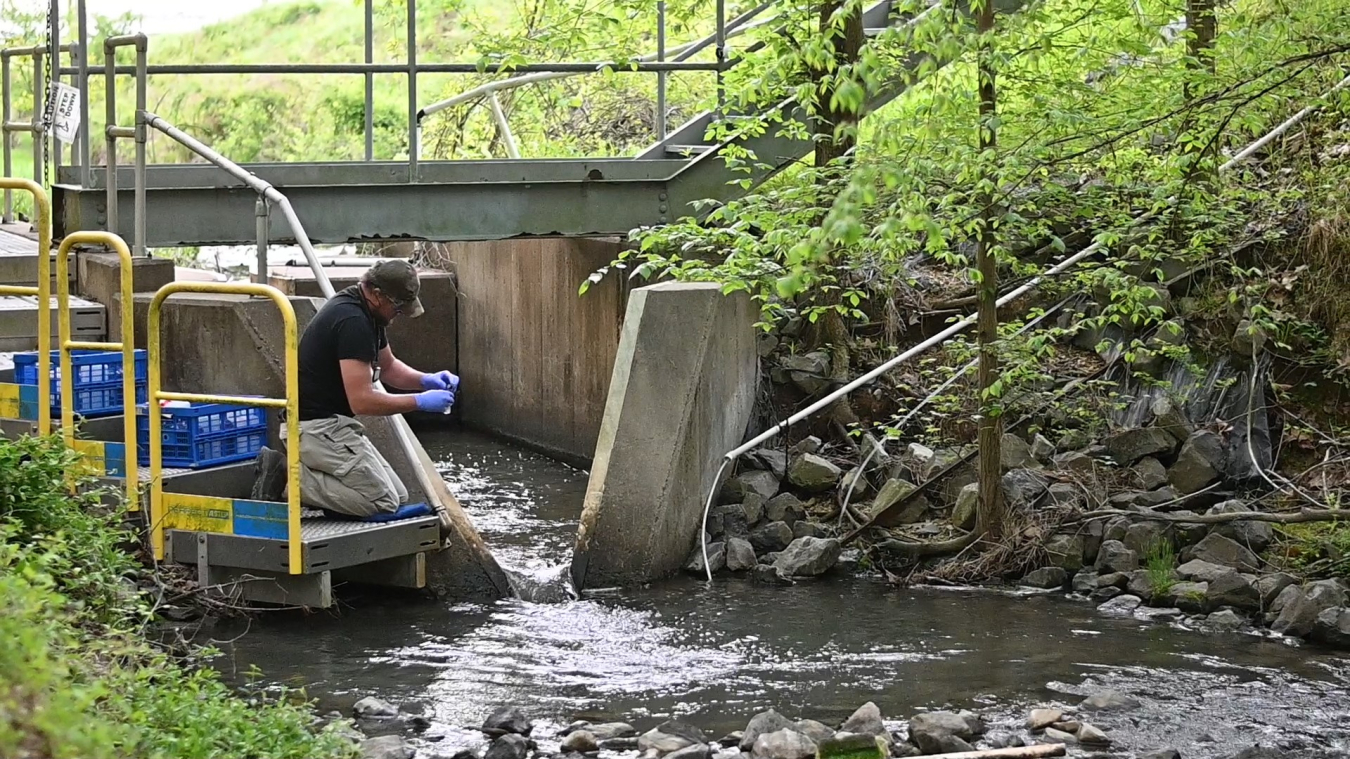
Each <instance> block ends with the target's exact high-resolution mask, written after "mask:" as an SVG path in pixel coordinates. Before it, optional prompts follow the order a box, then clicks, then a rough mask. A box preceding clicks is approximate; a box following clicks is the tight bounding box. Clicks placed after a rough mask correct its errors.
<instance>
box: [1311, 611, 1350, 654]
mask: <svg viewBox="0 0 1350 759" xmlns="http://www.w3.org/2000/svg"><path fill="white" fill-rule="evenodd" d="M1312 639H1313V640H1315V641H1318V642H1319V643H1326V644H1327V645H1330V646H1337V647H1339V648H1350V609H1347V608H1346V607H1344V606H1333V607H1331V608H1329V609H1323V610H1322V612H1321V613H1320V614H1318V615H1317V619H1316V621H1314V622H1313V630H1312Z"/></svg>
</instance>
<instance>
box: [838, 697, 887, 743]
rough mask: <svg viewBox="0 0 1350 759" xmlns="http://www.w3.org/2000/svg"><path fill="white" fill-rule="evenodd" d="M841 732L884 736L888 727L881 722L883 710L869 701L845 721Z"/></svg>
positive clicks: (841, 726)
mask: <svg viewBox="0 0 1350 759" xmlns="http://www.w3.org/2000/svg"><path fill="white" fill-rule="evenodd" d="M839 732H841V733H857V734H863V735H882V736H884V735H886V725H885V724H884V723H883V722H882V720H881V710H880V709H878V708H877V705H876V704H875V703H873V702H871V701H868V702H867V703H865V704H863V705H862V706H860V707H858V710H857V711H855V712H853V714H852V715H850V716H849V718H848V719H846V720H844V724H842V725H840V726H839Z"/></svg>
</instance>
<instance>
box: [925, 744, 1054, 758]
mask: <svg viewBox="0 0 1350 759" xmlns="http://www.w3.org/2000/svg"><path fill="white" fill-rule="evenodd" d="M1065 751H1066V749H1065V748H1064V744H1063V743H1047V744H1045V745H1043V746H1022V747H1018V748H991V749H985V750H983V751H958V752H956V753H954V754H924V755H923V756H918V757H915V758H914V759H1039V757H1043V756H1064V752H1065Z"/></svg>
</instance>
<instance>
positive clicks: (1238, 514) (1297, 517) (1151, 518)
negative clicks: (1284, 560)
mask: <svg viewBox="0 0 1350 759" xmlns="http://www.w3.org/2000/svg"><path fill="white" fill-rule="evenodd" d="M1348 516H1350V511H1347V510H1346V509H1302V510H1300V511H1290V512H1285V513H1282V514H1272V513H1269V512H1265V511H1233V512H1229V513H1227V514H1197V515H1195V516H1187V515H1185V514H1162V513H1159V512H1156V511H1122V510H1120V509H1102V510H1101V511H1089V512H1087V513H1086V514H1079V515H1078V516H1076V517H1073V518H1072V519H1069V520H1066V524H1068V523H1073V522H1083V521H1086V520H1089V519H1103V518H1109V517H1127V518H1129V519H1140V520H1143V521H1146V522H1183V523H1185V524H1227V523H1229V522H1240V521H1243V520H1250V521H1253V522H1274V523H1276V524H1302V523H1304V522H1337V521H1340V520H1342V519H1345V518H1346V517H1348Z"/></svg>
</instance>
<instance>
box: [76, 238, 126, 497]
mask: <svg viewBox="0 0 1350 759" xmlns="http://www.w3.org/2000/svg"><path fill="white" fill-rule="evenodd" d="M76 245H102V246H104V247H107V248H111V249H112V250H115V251H117V257H118V259H120V269H121V293H122V342H120V343H111V342H110V343H88V342H79V341H75V340H71V339H70V249H71V248H73V247H75V246H76ZM132 281H133V274H132V262H131V251H130V250H129V249H128V248H127V244H126V242H124V241H123V240H122V238H121V237H118V236H117V235H115V234H112V233H111V232H74V233H72V234H70V235H67V236H66V238H65V239H63V240H61V247H60V248H58V249H57V251H56V308H57V325H58V327H57V329H58V335H57V338H58V344H59V350H60V362H61V364H60V365H61V434H62V436H63V437H64V438H65V441H66V446H67V447H69V448H75V372H74V371H72V368H73V367H72V366H71V351H75V350H92V351H121V352H122V410H123V415H122V418H123V423H122V435H123V440H124V445H125V448H126V452H125V458H126V477H127V508H128V509H129V510H130V511H139V510H140V508H141V505H140V499H139V498H137V492H138V490H139V486H140V477H139V473H138V472H137V469H136V465H137V463H138V462H137V461H136V459H137V454H136V345H135V339H136V338H135V335H136V324H135V305H136V304H135V302H134V300H133V299H134V297H135V296H134V295H133V294H132V289H133V288H132Z"/></svg>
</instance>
